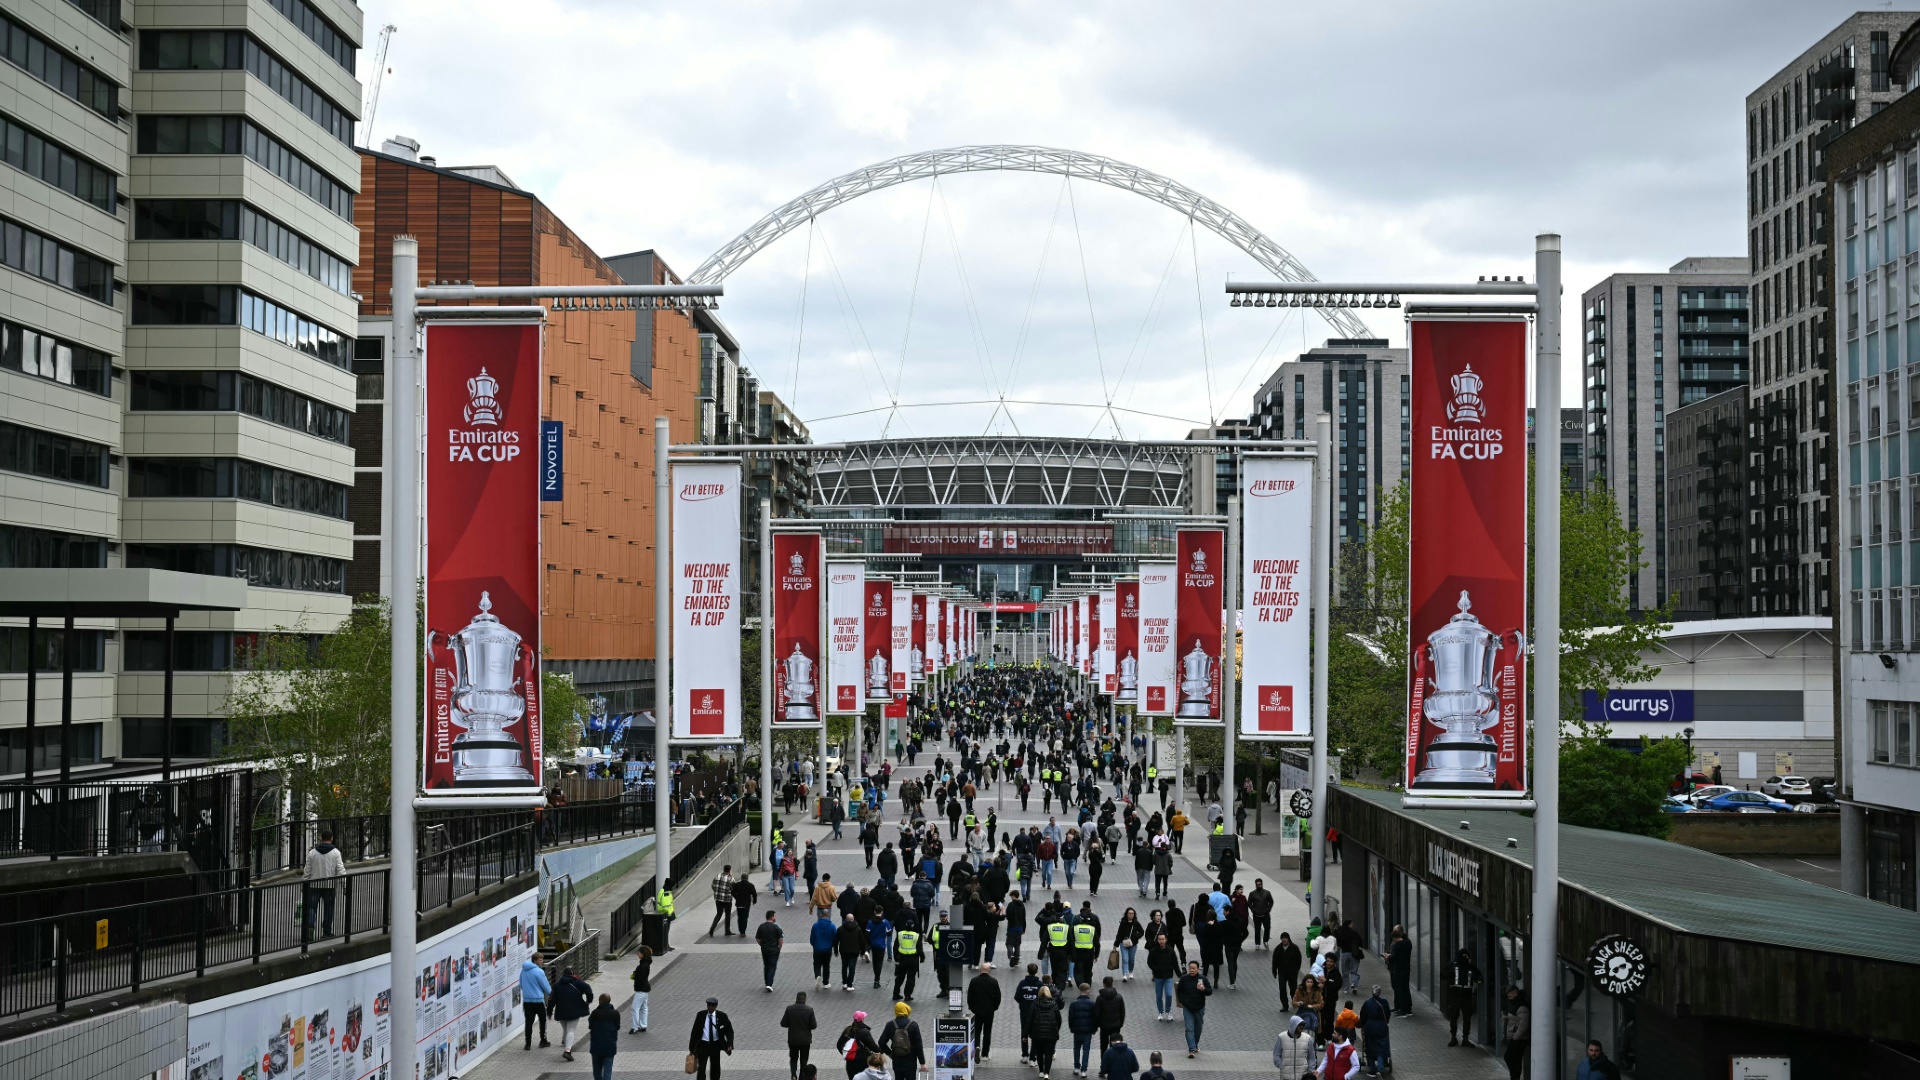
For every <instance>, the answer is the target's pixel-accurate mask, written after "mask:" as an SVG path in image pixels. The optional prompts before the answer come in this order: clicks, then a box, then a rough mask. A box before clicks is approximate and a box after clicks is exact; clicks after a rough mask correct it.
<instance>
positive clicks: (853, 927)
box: [833, 913, 867, 994]
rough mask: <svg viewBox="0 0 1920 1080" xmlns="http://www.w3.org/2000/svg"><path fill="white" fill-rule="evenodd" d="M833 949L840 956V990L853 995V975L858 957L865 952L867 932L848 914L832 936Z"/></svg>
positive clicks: (857, 966) (857, 967)
mask: <svg viewBox="0 0 1920 1080" xmlns="http://www.w3.org/2000/svg"><path fill="white" fill-rule="evenodd" d="M833 948H834V951H835V952H838V953H839V954H840V989H842V990H845V991H846V992H847V993H849V994H851V993H853V973H854V972H855V971H858V970H859V969H860V956H861V954H863V953H865V952H866V951H867V932H866V931H865V930H862V929H861V928H860V924H859V923H857V922H854V921H853V915H852V914H851V913H849V914H848V915H847V917H846V919H845V921H843V922H841V924H840V929H838V930H836V931H835V932H834V935H833Z"/></svg>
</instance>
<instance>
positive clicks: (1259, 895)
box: [1247, 878, 1273, 949]
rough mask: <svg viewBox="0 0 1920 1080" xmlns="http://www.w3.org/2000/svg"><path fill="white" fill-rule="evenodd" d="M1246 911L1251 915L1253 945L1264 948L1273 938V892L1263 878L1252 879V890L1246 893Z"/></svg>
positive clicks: (1256, 947)
mask: <svg viewBox="0 0 1920 1080" xmlns="http://www.w3.org/2000/svg"><path fill="white" fill-rule="evenodd" d="M1247 912H1248V913H1249V914H1251V915H1252V916H1253V947H1254V948H1255V949H1264V948H1266V947H1267V944H1268V943H1269V942H1271V941H1272V940H1273V894H1272V893H1271V892H1268V891H1267V882H1266V879H1264V878H1254V879H1253V891H1252V892H1250V893H1248V894H1247Z"/></svg>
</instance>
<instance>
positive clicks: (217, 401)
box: [128, 371, 352, 445]
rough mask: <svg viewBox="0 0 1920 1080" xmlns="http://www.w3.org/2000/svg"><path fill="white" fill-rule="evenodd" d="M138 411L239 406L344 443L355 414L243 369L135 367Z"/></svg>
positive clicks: (132, 405)
mask: <svg viewBox="0 0 1920 1080" xmlns="http://www.w3.org/2000/svg"><path fill="white" fill-rule="evenodd" d="M130 381H131V383H132V392H131V395H130V398H129V403H128V408H130V409H131V410H133V411H134V412H240V413H245V414H247V415H248V416H257V417H259V418H260V419H262V420H266V421H269V422H271V423H275V424H279V425H280V426H281V427H289V428H292V429H294V430H295V431H304V432H306V433H307V434H309V435H315V436H318V437H320V438H322V439H327V440H329V441H331V442H337V443H340V444H342V445H345V443H346V441H347V422H348V421H349V420H350V419H351V418H352V414H351V413H349V412H347V411H346V410H345V409H337V408H334V407H333V406H331V405H326V404H322V403H321V402H318V401H315V400H313V399H312V398H310V397H307V396H305V395H303V394H296V393H294V392H293V391H291V390H288V389H286V388H284V387H281V386H277V385H275V384H273V383H270V382H267V381H265V380H263V379H257V378H255V377H253V376H252V375H248V374H245V373H243V372H238V371H136V372H133V373H132V376H131V380H130Z"/></svg>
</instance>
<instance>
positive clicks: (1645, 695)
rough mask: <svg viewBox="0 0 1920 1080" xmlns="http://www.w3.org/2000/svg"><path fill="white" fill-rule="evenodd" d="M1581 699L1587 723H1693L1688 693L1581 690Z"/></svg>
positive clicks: (1691, 702)
mask: <svg viewBox="0 0 1920 1080" xmlns="http://www.w3.org/2000/svg"><path fill="white" fill-rule="evenodd" d="M1580 700H1581V705H1582V706H1583V709H1582V712H1583V715H1585V717H1586V720H1587V722H1588V723H1589V724H1619V723H1643V724H1645V723H1663V724H1691V723H1693V691H1691V690H1608V691H1606V692H1604V693H1603V692H1601V691H1599V690H1582V691H1580Z"/></svg>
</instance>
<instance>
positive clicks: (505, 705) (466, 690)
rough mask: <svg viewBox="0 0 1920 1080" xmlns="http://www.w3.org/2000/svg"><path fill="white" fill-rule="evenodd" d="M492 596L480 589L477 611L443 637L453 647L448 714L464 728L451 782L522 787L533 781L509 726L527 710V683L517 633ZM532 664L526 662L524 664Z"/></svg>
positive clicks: (456, 745)
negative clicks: (496, 612) (501, 616)
mask: <svg viewBox="0 0 1920 1080" xmlns="http://www.w3.org/2000/svg"><path fill="white" fill-rule="evenodd" d="M492 611H493V599H492V597H490V596H489V595H488V594H487V593H484V592H483V593H481V594H480V613H479V614H477V615H475V616H474V617H473V619H472V621H470V622H468V623H467V625H466V626H465V627H464V628H463V629H461V630H460V631H459V632H458V633H455V634H452V635H450V636H448V637H447V645H448V646H449V647H451V648H452V650H453V670H454V685H453V709H452V714H451V716H450V717H449V719H451V720H452V722H453V724H454V725H455V726H456V727H459V728H463V729H464V730H463V731H462V733H461V734H460V735H459V737H457V738H455V739H454V740H453V747H452V749H453V786H454V787H522V786H525V785H529V784H533V783H535V779H534V775H533V774H532V773H530V772H528V771H527V770H526V768H525V767H524V755H523V754H522V750H521V746H520V742H519V740H517V739H515V738H514V737H513V736H512V735H509V734H508V733H507V728H509V727H511V726H513V725H514V724H517V723H519V722H520V719H521V718H522V717H524V716H525V715H526V712H527V699H526V689H527V687H526V683H525V682H524V680H522V679H519V678H518V676H520V675H522V674H524V672H523V671H522V667H523V662H524V661H526V660H527V659H528V658H527V657H525V656H524V655H523V654H524V653H525V649H524V648H523V647H522V646H521V643H520V635H519V634H516V633H514V632H513V631H512V630H510V629H508V628H507V627H506V626H505V625H504V624H502V623H501V622H500V620H499V619H497V618H495V617H494V616H493V614H492ZM528 666H529V668H530V665H528Z"/></svg>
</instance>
